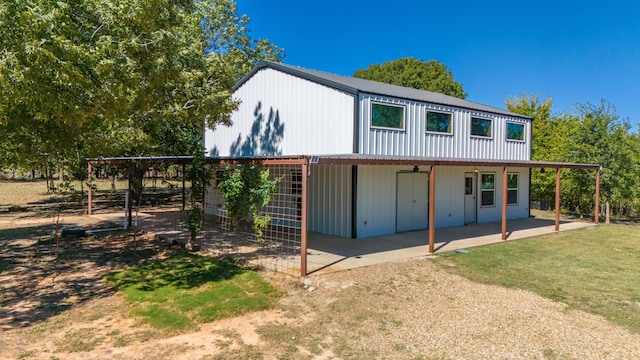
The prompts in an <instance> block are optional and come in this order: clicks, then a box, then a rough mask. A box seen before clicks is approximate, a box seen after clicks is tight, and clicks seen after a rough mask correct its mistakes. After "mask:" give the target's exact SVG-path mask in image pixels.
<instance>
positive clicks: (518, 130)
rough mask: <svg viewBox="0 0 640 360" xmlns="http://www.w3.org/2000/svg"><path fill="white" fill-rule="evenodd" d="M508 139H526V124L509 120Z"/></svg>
mask: <svg viewBox="0 0 640 360" xmlns="http://www.w3.org/2000/svg"><path fill="white" fill-rule="evenodd" d="M507 140H512V141H524V124H521V123H517V122H512V121H507Z"/></svg>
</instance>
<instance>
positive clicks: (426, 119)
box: [424, 109, 454, 136]
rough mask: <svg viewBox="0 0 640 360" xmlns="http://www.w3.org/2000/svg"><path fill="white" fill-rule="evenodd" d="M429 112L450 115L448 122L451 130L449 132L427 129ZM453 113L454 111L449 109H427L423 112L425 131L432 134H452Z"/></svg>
mask: <svg viewBox="0 0 640 360" xmlns="http://www.w3.org/2000/svg"><path fill="white" fill-rule="evenodd" d="M429 113H437V114H446V115H450V116H451V123H450V128H451V131H449V132H440V131H433V130H429ZM453 115H454V113H453V112H451V111H441V110H431V109H427V112H426V114H425V119H424V120H425V121H424V127H425V133H427V134H434V135H448V136H453Z"/></svg>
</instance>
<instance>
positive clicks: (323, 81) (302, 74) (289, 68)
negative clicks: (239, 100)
mask: <svg viewBox="0 0 640 360" xmlns="http://www.w3.org/2000/svg"><path fill="white" fill-rule="evenodd" d="M264 68H271V69H274V70H277V71H281V72H283V73H286V74H289V75H293V76H296V77H299V78H302V79H305V80H308V81H311V82H314V83H317V84H320V85H324V86H327V87H330V88H333V89H336V90H339V91H343V92H345V93H348V94H350V95H353V96H358V95H359V94H360V93H365V94H371V95H379V96H384V97H393V98H398V99H405V100H411V101H418V102H421V103H430V104H436V105H443V106H449V107H454V108H460V109H465V110H472V111H478V112H484V113H489V114H494V115H500V116H510V117H514V118H521V119H527V120H531V121H533V118H532V117H530V116H526V115H522V114H517V113H514V112H512V111H508V110H504V109H500V108H497V107H494V106H489V105H485V104H481V103H478V102H474V101H470V100H467V99H460V98H455V97H452V98H455V100H459V101H462V102H466V103H468V105H464V104H453V103H448V102H442V101H437V100H425V99H422V98H420V97H417V96H406V95H399V94H396V95H394V94H391V93H388V92H376V91H372V90H371V89H364V88H362V87H354V86H349V85H347V84H344V83H341V82H338V81H334V80H330V79H328V78H327V77H323V76H322V75H317V74H313V73H320V74H322V73H324V72H323V71H320V70H312V69H305V68H302V67H298V66H294V65H288V64H284V63H278V62H274V61H269V60H260V61H259V62H258V64H257V65H256V66H255V67H254V68H253V69H252V70H251V71H250V72H249V73H248V74H247V75H245V76H244V77H242V79H240V80H239V81H238V82H237V83H236V85H235V86H234V87H233V88H232V90H233V91H234V92H235V91H236V90H237V89H239V88H240V87H241V86H242V85H244V84H245V83H246V82H247V81H248V80H249V79H250V78H251V77H253V75H255V74H256V73H257V72H258V71H260V70H262V69H264ZM326 74H327V76H328V77H331V76H338V77H344V78H346V79H357V80H358V81H368V82H371V83H377V84H380V85H383V86H385V87H389V88H398V89H411V90H416V91H420V92H423V93H433V92H432V91H426V90H420V89H413V88H408V87H404V86H398V85H393V84H387V83H381V82H379V81H372V80H367V79H360V78H354V77H352V76H345V75H338V74H331V73H326ZM390 92H391V91H390ZM434 94H436V95H438V96H450V95H446V94H439V93H434ZM474 105H475V106H474ZM483 108H484V109H483Z"/></svg>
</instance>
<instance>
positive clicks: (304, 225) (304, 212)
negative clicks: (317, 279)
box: [300, 161, 309, 277]
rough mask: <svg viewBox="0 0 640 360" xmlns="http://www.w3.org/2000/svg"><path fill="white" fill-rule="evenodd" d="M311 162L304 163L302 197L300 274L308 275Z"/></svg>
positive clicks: (302, 275)
mask: <svg viewBox="0 0 640 360" xmlns="http://www.w3.org/2000/svg"><path fill="white" fill-rule="evenodd" d="M308 174H309V163H308V161H305V162H304V163H302V199H301V207H302V209H301V210H302V211H301V216H300V218H301V219H300V276H301V277H305V276H307V197H308V187H307V184H308V180H309V179H308V178H307V176H308Z"/></svg>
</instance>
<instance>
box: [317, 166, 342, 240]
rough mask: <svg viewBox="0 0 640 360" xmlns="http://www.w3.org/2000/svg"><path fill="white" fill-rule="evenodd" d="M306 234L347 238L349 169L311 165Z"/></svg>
mask: <svg viewBox="0 0 640 360" xmlns="http://www.w3.org/2000/svg"><path fill="white" fill-rule="evenodd" d="M309 197H310V201H309V217H308V219H309V224H308V228H309V231H316V232H320V233H323V234H330V235H336V236H342V237H350V236H351V166H349V165H312V166H311V176H310V177H309Z"/></svg>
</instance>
